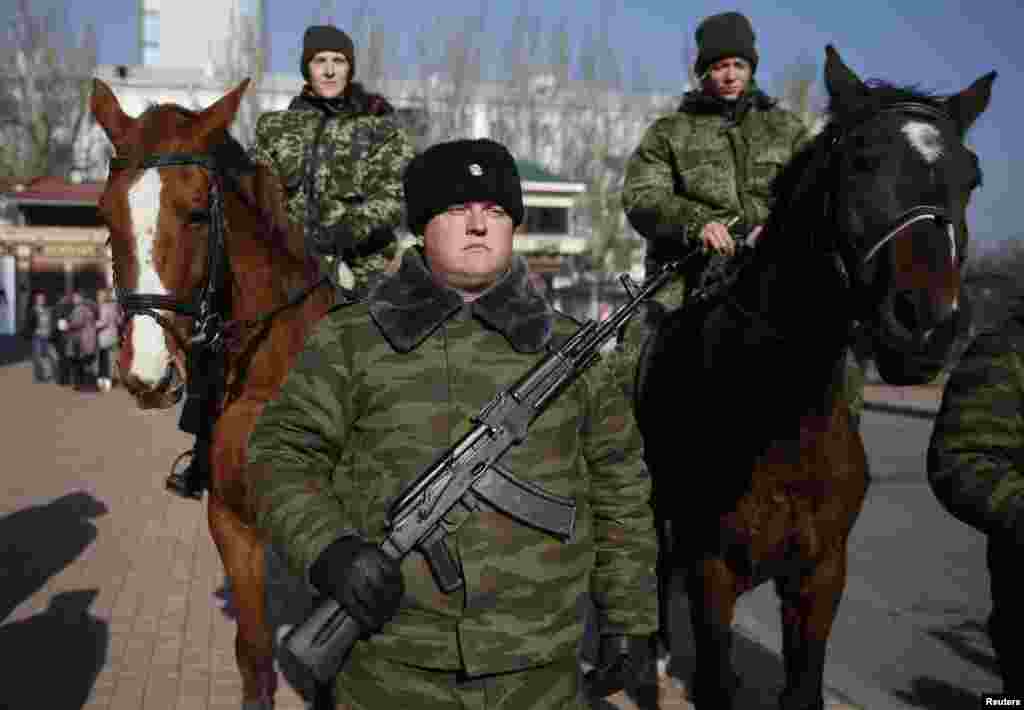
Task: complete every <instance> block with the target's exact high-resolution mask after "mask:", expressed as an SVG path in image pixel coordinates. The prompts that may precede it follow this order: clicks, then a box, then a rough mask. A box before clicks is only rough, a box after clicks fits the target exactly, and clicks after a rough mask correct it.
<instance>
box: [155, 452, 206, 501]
mask: <svg viewBox="0 0 1024 710" xmlns="http://www.w3.org/2000/svg"><path fill="white" fill-rule="evenodd" d="M186 456H187V457H189V459H190V461H189V464H188V466H186V467H185V470H183V471H180V472H179V471H177V470H175V469H177V468H178V462H179V461H181V460H182V459H183V458H185V457H186ZM199 478H200V474H199V473H198V472H197V471H196V462H195V450H194V449H189V450H188V451H185V452H184V453H182V454H181V455H180V456H178V458H176V459H175V460H174V463H173V464H171V473H170V475H169V476H167V480H166V481H165V482H164V487H165V488H167V490H169V491H170V492H171V493H174V494H175V495H177V496H179V497H181V498H187V499H192V500H202V499H203V489H204V488H205V486H204V485H203V484H204V481H201V480H198V479H199Z"/></svg>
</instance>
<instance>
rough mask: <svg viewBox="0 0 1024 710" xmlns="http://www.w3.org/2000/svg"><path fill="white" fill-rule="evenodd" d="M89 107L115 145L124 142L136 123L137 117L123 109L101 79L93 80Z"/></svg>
mask: <svg viewBox="0 0 1024 710" xmlns="http://www.w3.org/2000/svg"><path fill="white" fill-rule="evenodd" d="M89 108H90V110H91V111H92V115H93V116H94V117H95V118H96V121H97V123H99V124H100V127H102V128H103V132H104V133H106V134H107V138H109V139H110V142H111V143H113V144H114V145H115V146H116V145H118V144H119V143H122V142H123V141H124V139H125V137H126V136H127V134H128V130H129V129H130V128H131V127H132V124H133V123H135V119H134V118H132V117H131V116H129V115H128V114H126V113H125V112H124V111H123V110H121V103H120V102H119V101H118V100H117V97H116V96H114V92H113V91H111V90H110V87H109V86H107V85H106V84H105V83H104V82H103V81H101V80H100V79H93V80H92V96H91V97H90V98H89Z"/></svg>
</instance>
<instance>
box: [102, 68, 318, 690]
mask: <svg viewBox="0 0 1024 710" xmlns="http://www.w3.org/2000/svg"><path fill="white" fill-rule="evenodd" d="M247 85H248V80H246V81H244V82H242V84H241V85H239V86H238V87H237V88H236V89H234V90H233V91H231V92H230V93H228V94H227V95H225V96H224V97H222V98H221V99H220V100H219V101H217V102H216V103H215V104H213V105H211V106H210V107H208V108H207V109H205V110H203V111H201V112H193V111H189V110H187V109H184V108H182V107H180V106H176V105H174V104H160V105H156V106H152V107H150V108H148V109H147V110H146V111H145V112H144V113H143V114H142V115H141V116H139V117H137V118H132V117H130V116H128V115H126V114H125V113H124V111H123V110H122V109H121V106H120V104H119V102H118V100H117V98H116V97H115V96H114V94H113V93H112V92H111V90H110V88H109V87H107V85H106V84H104V83H103V82H102V81H99V80H95V81H94V84H93V94H92V101H91V108H92V113H93V115H94V116H95V117H96V120H97V121H98V122H99V124H100V125H101V126H102V127H103V130H104V131H105V132H106V134H107V137H108V138H109V139H110V141H111V143H113V145H114V148H115V150H116V156H117V157H115V158H114V159H113V160H112V161H111V170H110V175H109V177H108V179H107V184H106V189H105V191H104V193H103V196H102V198H101V199H100V203H99V207H100V213H101V215H102V217H103V220H104V221H105V222H106V224H107V227H108V228H109V230H110V240H109V241H110V246H111V248H112V251H113V260H114V276H115V286H116V289H117V292H118V300H119V301H120V303H121V305H122V308H124V310H125V314H126V316H127V318H126V324H125V327H124V328H123V330H122V333H121V355H120V360H119V363H118V364H119V366H120V371H121V377H122V380H123V382H124V385H125V387H126V388H127V390H128V391H129V392H130V393H131V394H132V395H133V396H134V397H135V398H136V400H137V402H138V404H139V406H140V407H143V408H154V407H156V408H164V407H170V406H172V405H174V404H175V403H176V402H177V401H178V400H179V399H180V397H181V394H182V391H183V389H184V388H185V387H186V386H189V387H191V386H192V384H193V383H195V382H197V381H200V380H204V381H206V382H207V383H209V384H211V385H212V386H213V387H214V389H213V392H215V394H216V396H214V397H210V396H209V395H210V393H209V392H207V393H206V396H207V399H208V400H209V401H208V404H210V406H211V407H212V408H211V409H209V410H207V411H202V412H199V413H198V414H199V416H200V418H201V419H202V421H200V422H198V429H199V430H200V431H202V430H203V425H204V423H205V424H206V425H207V426H210V425H212V430H211V431H209V457H208V458H209V465H210V482H209V494H208V496H207V497H208V519H209V527H210V533H211V534H212V536H213V540H214V542H215V543H216V545H217V550H218V551H219V553H220V557H221V560H222V561H223V564H224V570H225V572H226V573H227V576H228V579H229V580H230V583H231V590H232V596H233V602H234V604H235V606H236V608H237V620H238V630H237V636H236V640H235V650H236V656H237V661H238V667H239V670H240V671H241V675H242V687H243V693H244V698H243V703H242V707H243V708H246V709H247V710H248V709H252V710H255V709H256V708H266V709H269V708H271V707H273V697H274V692H275V689H276V686H277V674H276V672H275V669H274V662H273V639H272V636H271V630H270V628H269V626H268V624H267V620H266V619H265V607H264V571H265V570H264V541H263V540H261V539H260V536H259V534H258V533H257V531H256V529H255V528H254V526H253V524H252V512H253V511H252V509H251V507H250V501H249V499H248V495H247V494H248V489H249V486H248V482H247V481H246V476H245V470H246V469H245V452H246V443H247V441H248V438H249V434H250V432H251V431H252V428H253V425H254V424H255V422H256V419H257V417H258V416H259V414H260V412H261V410H262V409H263V406H264V404H265V403H266V402H267V401H268V400H269V399H271V398H272V397H274V395H275V394H276V393H277V391H278V389H279V387H280V385H281V383H282V381H283V380H284V377H285V375H286V373H287V372H288V369H289V368H290V367H291V365H292V363H293V361H294V359H295V357H296V355H297V354H298V353H299V351H300V350H301V348H302V346H303V343H304V341H305V339H306V336H307V334H308V333H309V332H310V330H311V329H312V328H313V326H314V325H315V324H316V322H317V321H318V320H319V319H320V318H321V317H322V316H323V315H324V314H325V313H326V312H327V310H328V308H329V307H330V306H331V304H332V302H333V297H332V294H331V293H330V289H329V288H323V287H319V284H321V283H322V282H320V281H318V280H317V279H316V270H315V267H313V266H312V262H311V261H310V260H309V259H308V258H307V256H306V254H305V250H304V247H303V241H302V236H301V233H300V231H299V230H297V229H294V228H292V227H290V225H289V222H288V220H287V217H286V215H285V212H284V208H283V200H282V194H283V193H282V189H281V185H280V182H279V181H278V180H277V179H276V178H275V176H274V175H273V173H272V172H270V171H268V170H266V169H265V168H264V167H262V166H258V165H255V164H253V163H251V162H250V161H249V159H248V157H247V156H246V154H245V151H244V150H243V149H242V147H241V146H240V145H239V144H238V143H237V142H236V141H235V140H234V139H233V138H232V137H230V135H229V134H228V132H227V129H228V127H229V126H230V125H231V123H232V121H233V120H234V117H235V112H236V111H237V110H238V105H239V101H240V99H241V97H242V94H243V92H244V91H245V89H246V87H247ZM199 355H202V356H199ZM217 355H219V356H220V358H219V359H218V358H217V357H216V356H217ZM214 365H216V367H215V368H214ZM211 368H213V369H214V370H215V371H212V372H211V371H210V370H211ZM193 370H195V371H193ZM191 396H192V394H191V390H190V397H191ZM187 406H188V405H186V408H187ZM193 425H196V423H195V422H193ZM197 456H198V454H197Z"/></svg>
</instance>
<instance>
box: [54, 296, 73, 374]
mask: <svg viewBox="0 0 1024 710" xmlns="http://www.w3.org/2000/svg"><path fill="white" fill-rule="evenodd" d="M74 307H75V304H74V303H72V298H71V294H65V295H64V296H62V297H61V298H60V300H58V301H57V303H56V305H54V307H53V322H54V324H55V327H54V328H53V339H52V341H51V342H52V344H53V353H54V357H55V360H56V370H57V372H56V375H57V384H58V385H70V384H74V383H73V382H72V374H73V373H72V363H73V361H72V359H71V334H70V333H69V332H68V319H69V318H71V311H72V309H73V308H74Z"/></svg>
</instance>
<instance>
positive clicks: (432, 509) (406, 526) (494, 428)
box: [283, 254, 692, 683]
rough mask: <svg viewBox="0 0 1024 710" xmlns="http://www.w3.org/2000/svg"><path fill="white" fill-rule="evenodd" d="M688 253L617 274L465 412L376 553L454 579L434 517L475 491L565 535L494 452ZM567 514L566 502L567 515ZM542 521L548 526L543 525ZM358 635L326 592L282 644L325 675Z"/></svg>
mask: <svg viewBox="0 0 1024 710" xmlns="http://www.w3.org/2000/svg"><path fill="white" fill-rule="evenodd" d="M691 255H692V254H691ZM689 256H690V255H688V256H687V257H686V258H683V259H680V260H679V261H674V262H671V263H669V264H667V265H666V266H665V267H664V268H662V269H660V270H659V272H658V273H657V274H656V275H654V276H652V277H651V278H649V279H648V280H646V281H645V282H644V283H643V284H640V285H637V284H635V283H633V282H632V280H631V279H630V278H629V276H628V275H626V274H623V275H622V277H621V279H620V280H621V283H622V285H623V287H624V288H625V289H626V292H627V293H628V294H629V296H630V299H629V301H628V302H626V303H625V304H624V305H622V306H621V307H619V308H618V309H617V310H616V311H614V312H613V313H612V314H611V315H610V316H608V318H606V319H605V320H604V321H601V322H600V323H598V322H596V321H592V320H588V321H587V322H586V323H584V324H583V325H582V326H581V327H580V329H579V330H578V331H577V332H576V333H575V334H574V335H573V336H572V337H571V338H569V339H568V340H567V341H566V342H565V343H564V344H563V345H562V346H561V347H559V348H558V349H557V350H554V351H553V352H551V353H549V354H548V355H546V356H545V357H544V358H543V359H541V360H540V361H539V362H538V363H537V364H536V365H534V366H533V367H532V368H530V370H529V371H528V372H527V373H526V374H525V375H523V376H522V377H521V378H520V379H519V380H518V381H517V382H516V383H515V384H513V385H512V386H511V387H509V388H508V389H506V390H503V391H502V392H499V393H498V394H497V395H496V396H495V397H494V399H492V400H491V401H490V402H489V403H488V404H487V405H486V406H484V408H483V409H482V410H481V411H480V413H479V414H477V415H476V416H475V417H473V418H472V419H471V422H472V424H473V426H472V427H471V428H470V430H469V431H468V432H467V433H466V434H465V435H463V436H462V437H461V438H460V439H459V440H458V441H457V442H455V444H453V445H452V446H451V447H450V448H449V449H448V450H446V451H445V452H444V453H442V454H441V455H440V456H439V457H438V458H437V459H436V460H435V461H434V462H433V463H432V464H430V466H428V467H427V468H426V470H424V471H423V472H422V473H421V474H420V475H419V477H417V478H416V479H415V480H414V481H413V482H412V483H411V484H410V485H409V486H408V487H407V488H406V489H405V490H404V491H403V492H402V494H401V495H400V496H399V497H398V499H397V500H396V501H395V502H394V503H393V504H392V506H391V509H390V510H389V514H388V535H387V537H386V538H385V539H384V541H383V542H382V543H381V545H380V549H381V551H382V552H383V553H384V554H386V555H388V556H389V557H391V558H392V559H395V560H401V559H403V558H404V557H405V556H406V555H408V554H409V553H410V552H411V551H412V550H414V549H418V550H420V551H421V552H422V553H423V554H424V555H425V556H426V558H427V560H428V562H430V566H431V570H432V572H433V573H434V577H435V579H436V580H437V581H438V583H439V586H440V587H441V588H442V589H443V590H444V591H446V592H450V591H452V590H454V589H458V588H459V586H461V585H462V577H461V573H460V571H459V570H458V567H457V565H456V564H455V562H454V561H453V560H452V559H451V557H450V555H449V553H448V551H447V548H445V547H444V536H445V534H446V531H445V528H444V526H443V518H444V517H445V515H447V514H448V513H449V512H450V511H451V510H452V509H453V508H455V507H456V506H457V505H460V504H463V505H466V501H467V499H469V500H470V503H469V504H468V505H467V507H470V508H471V509H472V506H473V505H476V504H479V500H480V498H483V499H484V501H485V502H486V503H489V504H491V505H493V507H495V508H497V509H499V510H503V511H504V512H506V513H509V514H510V515H513V517H519V518H521V519H523V520H524V522H527V523H530V522H533V523H538V521H539V522H540V524H539V525H538V526H539V527H542V528H544V529H549V530H550V529H557V530H560V534H562V535H566V533H568V534H567V535H566V537H568V536H571V533H572V519H571V517H570V518H569V519H566V514H565V512H564V508H563V507H562V506H560V505H559V501H556V500H552V499H553V498H555V497H554V496H551V495H550V494H547V496H546V497H545V496H544V493H545V492H544V491H542V490H540V489H536V487H533V486H530V485H529V484H526V483H525V482H523V481H516V480H515V479H514V478H512V477H511V476H510V475H509V474H508V473H507V472H506V471H504V470H503V469H501V467H500V466H498V460H499V459H500V458H501V457H502V456H503V455H504V454H505V452H506V451H508V450H509V449H510V448H511V447H513V446H516V445H518V444H521V443H522V442H523V441H524V440H525V439H526V435H527V429H528V428H529V426H530V424H531V423H532V422H533V420H534V419H536V418H537V417H538V416H540V415H541V414H542V413H543V412H544V411H545V410H546V409H547V407H548V406H549V405H550V404H551V402H552V401H553V400H554V399H555V398H556V397H557V396H558V395H559V394H561V393H562V392H563V391H564V390H565V388H566V387H568V386H569V385H570V384H571V383H572V382H573V381H575V380H576V378H578V377H579V376H580V375H581V374H582V373H583V372H584V371H585V370H586V369H587V368H588V367H589V366H590V365H591V364H592V363H593V362H594V361H595V360H596V359H597V358H598V357H599V356H600V351H601V347H602V346H603V345H604V344H605V343H607V342H608V341H610V340H611V339H612V338H613V337H615V335H616V334H617V333H618V332H619V329H620V328H621V327H622V326H623V325H625V323H626V321H627V319H628V318H629V317H630V316H631V315H632V314H633V312H634V311H635V310H636V309H637V308H638V307H639V306H640V305H641V304H643V302H644V301H646V300H648V299H649V298H650V297H651V296H652V295H653V294H654V293H655V292H656V291H657V290H658V289H660V288H661V287H662V286H664V285H665V283H667V282H668V281H669V280H670V279H671V278H672V277H673V275H675V273H676V272H678V271H679V269H680V268H681V267H682V266H683V264H684V263H685V262H686V261H688V259H689ZM524 488H527V489H529V488H532V489H533V490H527V491H525V493H527V494H528V495H529V497H530V498H531V499H532V502H531V503H530V504H527V505H522V504H519V505H517V504H516V499H517V498H518V499H519V500H521V499H522V498H523V493H524ZM488 491H489V492H488ZM503 491H504V493H505V494H504V495H503V494H502V492H503ZM563 500H564V499H563ZM531 511H532V512H533V515H532V516H531V514H530V512H531ZM574 512H575V511H574V509H571V513H574ZM531 517H532V518H534V520H533V521H531V520H530V518H531ZM544 519H547V520H548V521H549V522H548V524H544V523H543V520H544ZM566 524H567V525H566ZM566 527H568V530H566ZM363 633H364V629H362V628H361V627H360V625H359V623H358V622H357V621H356V620H355V619H353V618H352V617H351V616H349V615H348V614H347V613H346V612H345V610H344V609H343V608H342V607H341V605H339V604H338V603H337V602H335V601H334V600H333V599H328V600H327V601H325V602H324V603H322V604H321V605H320V606H319V607H317V609H315V610H314V611H313V613H312V614H311V615H310V617H309V618H308V619H306V620H305V621H304V622H303V623H302V624H300V625H299V626H297V627H295V628H294V629H292V630H291V631H290V632H289V634H288V635H287V636H286V637H285V638H284V644H283V646H284V649H285V651H286V652H287V653H290V654H291V655H292V656H294V657H295V659H296V660H298V662H299V663H300V664H301V665H303V666H305V667H306V668H308V669H309V670H310V671H311V672H312V674H313V676H314V677H315V678H317V680H319V681H320V682H321V683H326V682H328V681H330V680H332V679H333V678H334V676H335V675H337V673H338V671H339V669H340V668H341V666H342V665H343V664H344V662H345V658H346V657H347V656H348V653H349V650H350V649H351V648H352V645H353V644H354V643H355V642H356V640H357V639H359V638H360V636H362V635H363Z"/></svg>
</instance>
